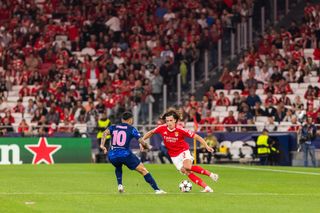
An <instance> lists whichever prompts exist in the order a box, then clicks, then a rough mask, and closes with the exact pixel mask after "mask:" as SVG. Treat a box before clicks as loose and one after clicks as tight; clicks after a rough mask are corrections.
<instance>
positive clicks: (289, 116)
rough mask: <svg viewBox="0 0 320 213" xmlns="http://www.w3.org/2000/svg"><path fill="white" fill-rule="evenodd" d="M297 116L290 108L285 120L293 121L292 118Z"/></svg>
mask: <svg viewBox="0 0 320 213" xmlns="http://www.w3.org/2000/svg"><path fill="white" fill-rule="evenodd" d="M293 117H295V116H294V115H293V113H292V109H288V110H287V111H286V115H285V116H284V118H283V120H282V121H284V122H291V121H292V118H293Z"/></svg>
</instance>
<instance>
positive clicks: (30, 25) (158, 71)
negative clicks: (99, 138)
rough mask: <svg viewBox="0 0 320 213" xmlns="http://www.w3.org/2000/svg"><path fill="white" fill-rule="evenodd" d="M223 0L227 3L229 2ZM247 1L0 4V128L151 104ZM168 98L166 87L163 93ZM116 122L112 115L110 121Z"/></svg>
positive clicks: (59, 125) (43, 129)
mask: <svg viewBox="0 0 320 213" xmlns="http://www.w3.org/2000/svg"><path fill="white" fill-rule="evenodd" d="M230 3H231V4H230ZM251 8H252V1H251V0H247V1H240V0H238V1H235V4H233V5H232V2H231V1H220V0H209V1H199V0H197V1H194V0H181V1H173V0H167V1H156V0H147V1H136V0H130V1H125V0H123V1H107V0H105V1H102V0H96V1H91V0H90V1H89V0H75V1H67V0H64V1H63V0H47V1H46V0H26V1H18V0H13V1H0V59H1V60H0V79H1V80H0V113H1V114H0V121H1V126H4V127H3V128H1V133H2V134H7V133H8V132H12V131H14V130H16V131H18V132H20V133H25V134H29V133H30V131H31V130H32V128H31V126H37V128H36V129H35V131H36V132H37V133H39V134H45V133H49V134H53V133H54V132H56V131H62V132H71V131H73V125H75V124H84V125H88V127H89V126H90V127H92V128H94V127H95V125H96V123H97V120H98V118H99V115H100V114H101V113H102V112H103V111H104V110H105V108H106V109H107V111H108V115H109V117H110V118H114V119H115V118H117V117H118V116H117V115H119V114H120V113H121V112H123V111H125V110H126V109H131V108H133V107H134V106H137V107H138V109H139V111H140V113H139V123H143V122H144V121H145V120H146V115H147V106H148V103H149V102H154V110H155V111H156V112H157V111H159V110H160V108H159V107H158V106H159V105H160V104H159V100H160V97H161V95H162V85H163V84H167V86H168V90H169V91H174V90H175V89H173V87H174V86H175V79H176V75H177V74H178V73H179V72H180V73H181V74H182V77H183V79H186V76H187V75H188V68H189V67H188V66H189V64H190V63H191V62H192V61H194V60H197V58H198V57H199V52H200V51H201V50H203V49H205V48H208V49H210V48H211V49H212V48H213V47H214V46H215V45H216V42H217V40H218V39H219V38H220V36H221V35H222V33H223V32H224V30H225V29H227V28H231V27H232V24H233V23H234V22H237V21H241V19H245V18H247V16H248V15H249V14H250V10H251ZM169 95H172V94H169ZM115 122H116V121H115Z"/></svg>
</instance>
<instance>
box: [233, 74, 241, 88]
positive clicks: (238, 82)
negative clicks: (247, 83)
mask: <svg viewBox="0 0 320 213" xmlns="http://www.w3.org/2000/svg"><path fill="white" fill-rule="evenodd" d="M232 89H240V90H244V84H243V82H242V80H241V78H240V76H239V75H235V76H234V77H233V82H232Z"/></svg>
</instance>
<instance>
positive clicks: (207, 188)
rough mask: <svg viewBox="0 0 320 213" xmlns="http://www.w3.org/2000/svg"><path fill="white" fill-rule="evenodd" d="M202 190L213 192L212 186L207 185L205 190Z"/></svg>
mask: <svg viewBox="0 0 320 213" xmlns="http://www.w3.org/2000/svg"><path fill="white" fill-rule="evenodd" d="M201 192H213V189H211V188H210V186H206V188H204V190H202V191H201Z"/></svg>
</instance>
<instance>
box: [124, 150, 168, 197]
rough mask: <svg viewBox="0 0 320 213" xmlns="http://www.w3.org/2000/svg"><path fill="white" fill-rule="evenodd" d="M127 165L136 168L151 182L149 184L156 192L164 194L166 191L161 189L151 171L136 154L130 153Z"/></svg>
mask: <svg viewBox="0 0 320 213" xmlns="http://www.w3.org/2000/svg"><path fill="white" fill-rule="evenodd" d="M125 164H126V165H127V167H128V168H129V169H131V170H136V171H137V172H139V173H140V174H141V175H142V176H143V177H144V180H145V181H146V182H147V183H149V185H150V186H151V187H152V188H153V190H155V192H156V194H164V193H165V192H164V191H163V190H161V189H160V188H159V187H158V185H157V183H156V181H155V180H154V178H153V177H152V175H151V174H150V173H149V171H148V170H147V169H146V167H145V166H144V165H143V164H142V163H141V162H140V160H139V158H137V156H135V155H134V154H132V153H131V154H130V155H129V156H128V157H127V161H126V163H125Z"/></svg>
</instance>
